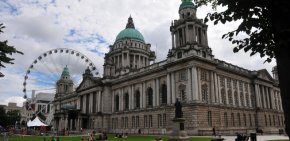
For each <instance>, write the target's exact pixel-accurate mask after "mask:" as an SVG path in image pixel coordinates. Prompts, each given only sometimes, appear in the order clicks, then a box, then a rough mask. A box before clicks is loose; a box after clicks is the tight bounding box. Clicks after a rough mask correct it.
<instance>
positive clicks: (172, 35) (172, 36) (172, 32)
mask: <svg viewBox="0 0 290 141" xmlns="http://www.w3.org/2000/svg"><path fill="white" fill-rule="evenodd" d="M171 38H172V39H171V40H172V48H175V45H174V31H171Z"/></svg>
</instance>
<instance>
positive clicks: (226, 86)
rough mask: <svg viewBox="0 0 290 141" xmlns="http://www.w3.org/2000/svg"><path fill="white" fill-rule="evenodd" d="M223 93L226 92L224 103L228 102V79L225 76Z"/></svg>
mask: <svg viewBox="0 0 290 141" xmlns="http://www.w3.org/2000/svg"><path fill="white" fill-rule="evenodd" d="M224 79H225V94H226V105H228V104H229V94H228V79H227V78H226V77H225V78H224Z"/></svg>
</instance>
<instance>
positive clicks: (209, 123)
mask: <svg viewBox="0 0 290 141" xmlns="http://www.w3.org/2000/svg"><path fill="white" fill-rule="evenodd" d="M207 123H208V126H212V117H211V111H208V113H207Z"/></svg>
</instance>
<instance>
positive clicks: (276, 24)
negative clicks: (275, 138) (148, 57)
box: [196, 0, 290, 139]
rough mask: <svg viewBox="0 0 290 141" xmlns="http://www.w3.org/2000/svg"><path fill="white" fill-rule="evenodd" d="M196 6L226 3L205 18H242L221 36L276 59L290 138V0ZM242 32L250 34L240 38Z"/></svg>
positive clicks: (204, 0)
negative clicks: (224, 8)
mask: <svg viewBox="0 0 290 141" xmlns="http://www.w3.org/2000/svg"><path fill="white" fill-rule="evenodd" d="M196 4H197V6H201V5H207V4H210V5H211V6H212V8H214V9H215V8H216V7H217V6H224V7H227V9H226V10H225V11H222V12H217V11H215V12H213V13H208V15H207V16H206V17H205V22H207V21H208V20H211V21H214V24H218V23H219V22H221V23H222V24H225V23H227V22H232V21H237V20H240V21H241V24H240V25H239V26H238V28H237V29H236V30H234V31H231V32H228V33H226V34H224V35H223V36H222V38H226V39H228V40H229V41H231V42H232V44H234V45H235V47H234V49H233V51H234V52H238V51H240V50H242V49H243V50H244V51H245V52H247V51H251V54H250V55H251V56H252V55H254V54H256V53H258V54H260V56H261V57H267V58H266V60H265V62H270V61H272V59H273V58H275V59H276V62H277V69H278V77H279V86H280V91H281V98H282V106H283V110H284V116H285V126H286V133H287V134H288V137H289V139H290V87H289V84H290V75H289V74H288V73H289V72H290V50H289V49H287V47H289V46H290V38H289V37H290V22H289V18H290V11H289V9H290V1H289V0H197V2H196ZM239 33H245V34H247V35H248V37H246V38H244V39H238V38H237V37H238V35H239Z"/></svg>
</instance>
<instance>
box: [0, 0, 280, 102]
mask: <svg viewBox="0 0 290 141" xmlns="http://www.w3.org/2000/svg"><path fill="white" fill-rule="evenodd" d="M180 2H181V1H180V0H170V1H166V2H165V1H164V0H138V1H137V0H118V1H116V0H39V1H38V0H21V1H19V0H1V1H0V17H1V19H0V23H4V24H5V26H6V28H5V29H4V34H1V36H0V40H4V39H7V40H8V41H9V45H13V46H15V47H16V48H17V49H18V50H20V51H22V52H24V55H14V56H13V57H15V59H16V60H15V64H14V65H7V68H1V72H2V73H4V74H5V77H4V78H1V79H0V97H1V98H0V104H7V103H8V102H10V101H13V102H17V103H18V105H21V103H22V102H23V98H22V97H23V93H22V89H23V85H22V84H23V81H24V76H25V73H26V70H27V69H28V68H29V66H30V65H31V64H32V63H33V61H34V60H35V59H37V57H38V56H40V55H42V54H43V53H44V52H46V51H48V50H51V49H56V48H69V49H73V50H77V51H79V52H81V53H82V54H84V55H86V56H87V57H88V58H90V60H92V62H93V63H94V64H95V65H96V66H97V68H98V70H99V71H100V73H101V74H102V70H103V68H102V65H103V63H104V60H103V57H104V54H105V53H107V52H108V51H109V48H108V46H109V45H110V44H113V43H114V41H115V38H116V36H117V34H118V33H119V32H120V31H121V30H122V29H124V28H125V26H126V23H127V18H128V17H129V15H132V17H133V19H134V23H135V27H136V28H137V29H138V30H139V31H140V32H141V33H142V34H143V36H144V38H145V41H146V42H148V43H151V45H152V50H154V51H156V54H157V61H160V60H164V59H165V58H166V55H167V53H168V51H167V50H169V49H170V48H171V38H170V31H169V26H170V23H171V21H172V20H174V19H178V7H179V5H180ZM222 9H223V8H219V10H222ZM211 11H212V10H211V8H210V7H201V8H199V9H198V11H197V17H198V18H204V17H205V15H206V14H207V13H208V12H211ZM208 25H209V27H208V40H209V45H210V47H211V48H212V50H213V54H214V55H215V57H216V58H218V59H221V60H225V61H227V62H229V63H232V64H235V65H239V66H241V67H243V68H246V69H250V70H257V69H262V68H267V69H268V71H270V70H271V68H272V67H273V66H274V64H275V62H272V63H271V64H263V62H264V60H263V59H261V58H259V56H254V57H251V58H250V57H249V54H248V53H243V52H240V53H237V54H234V53H233V52H232V45H231V44H230V42H228V41H227V40H222V39H221V36H222V34H223V33H226V32H228V31H231V30H234V29H235V27H237V25H238V23H230V24H226V25H216V26H213V24H212V23H211V22H210V23H208ZM164 50H165V51H164ZM63 58H66V57H63ZM54 59H55V61H51V60H49V59H47V60H46V61H47V62H46V64H47V65H48V66H50V68H56V69H55V70H54V71H53V73H55V74H58V75H59V74H60V73H61V70H62V68H63V67H64V66H63V65H64V64H63V63H61V61H57V60H61V59H60V58H59V57H58V56H57V55H55V56H54ZM52 60H53V59H52ZM247 60H251V61H250V62H249V61H247ZM74 62H75V63H76V64H78V63H79V62H78V61H77V59H76V60H75V61H74ZM80 62H81V61H80ZM79 64H80V66H82V65H81V63H79ZM36 67H37V69H39V70H40V72H41V73H51V72H49V71H47V69H45V67H41V66H40V65H39V66H36ZM77 68H79V69H77ZM82 68H83V67H74V68H71V69H72V75H73V76H74V77H75V78H80V77H79V76H80V74H81V73H82V72H83V69H82ZM35 76H36V78H37V79H41V80H43V81H51V79H49V78H43V77H44V76H42V75H40V74H38V75H35ZM46 79H47V80H46ZM76 81H77V82H79V80H76ZM38 83H40V82H38ZM27 85H30V86H31V87H34V85H36V84H34V83H29V84H27ZM35 87H37V86H35Z"/></svg>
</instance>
